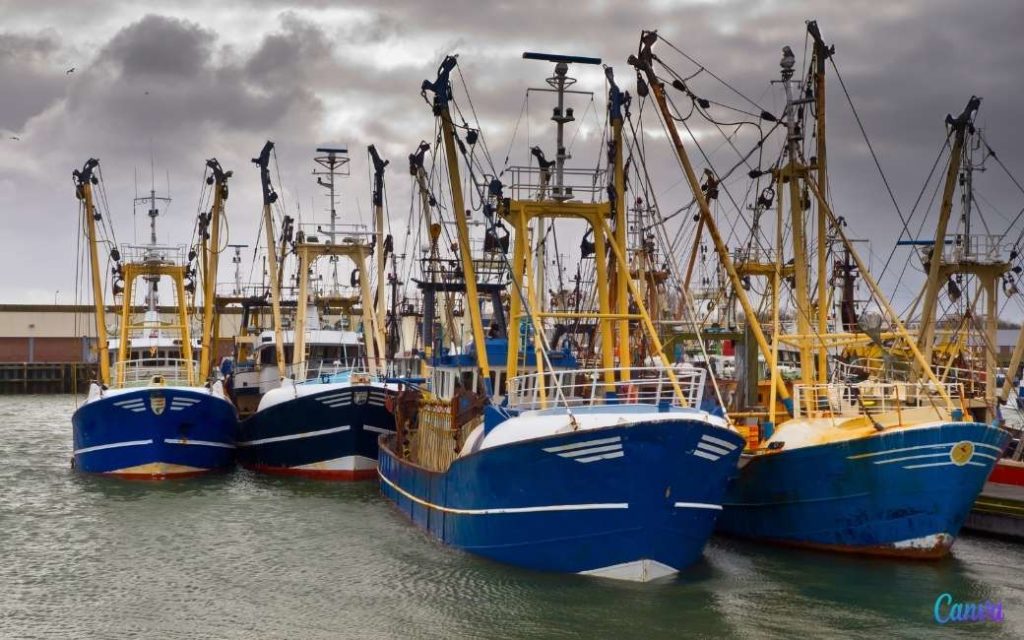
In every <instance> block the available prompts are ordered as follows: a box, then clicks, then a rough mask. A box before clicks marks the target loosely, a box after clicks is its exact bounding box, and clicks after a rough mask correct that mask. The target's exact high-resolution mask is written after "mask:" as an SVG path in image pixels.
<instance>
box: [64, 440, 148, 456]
mask: <svg viewBox="0 0 1024 640" xmlns="http://www.w3.org/2000/svg"><path fill="white" fill-rule="evenodd" d="M145 444H153V440H152V439H150V440H126V441H125V442H112V443H110V444H98V445H96V446H94V447H84V448H82V449H75V455H76V456H77V455H78V454H80V453H91V452H93V451H103V450H104V449H118V448H120V447H140V446H142V445H145Z"/></svg>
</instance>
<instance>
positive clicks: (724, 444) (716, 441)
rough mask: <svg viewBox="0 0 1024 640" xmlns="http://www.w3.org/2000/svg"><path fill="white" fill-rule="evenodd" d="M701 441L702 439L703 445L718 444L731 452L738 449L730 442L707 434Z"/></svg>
mask: <svg viewBox="0 0 1024 640" xmlns="http://www.w3.org/2000/svg"><path fill="white" fill-rule="evenodd" d="M700 439H701V443H705V444H717V445H718V446H720V447H725V448H726V449H728V450H729V451H733V450H735V449H736V445H735V444H733V443H731V442H729V441H728V440H722V439H721V438H716V437H714V436H709V435H707V434H704V435H702V436H701V437H700Z"/></svg>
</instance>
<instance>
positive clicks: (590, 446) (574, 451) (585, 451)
mask: <svg viewBox="0 0 1024 640" xmlns="http://www.w3.org/2000/svg"><path fill="white" fill-rule="evenodd" d="M544 451H547V452H548V453H554V454H556V455H557V456H558V457H560V458H570V459H572V460H575V461H576V462H581V463H583V464H588V463H591V462H597V461H598V460H611V459H613V458H621V457H623V456H624V455H626V454H625V453H624V452H623V451H622V437H621V436H615V437H614V438H600V439H598V440H588V441H587V442H574V443H572V444H563V445H561V446H557V447H548V448H546V449H544Z"/></svg>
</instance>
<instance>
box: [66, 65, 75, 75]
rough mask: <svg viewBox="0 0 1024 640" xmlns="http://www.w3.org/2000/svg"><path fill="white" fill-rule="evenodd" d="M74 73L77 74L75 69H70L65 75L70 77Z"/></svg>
mask: <svg viewBox="0 0 1024 640" xmlns="http://www.w3.org/2000/svg"><path fill="white" fill-rule="evenodd" d="M74 72H75V68H74V67H71V68H70V69H68V70H67V71H65V72H64V75H70V74H72V73H74Z"/></svg>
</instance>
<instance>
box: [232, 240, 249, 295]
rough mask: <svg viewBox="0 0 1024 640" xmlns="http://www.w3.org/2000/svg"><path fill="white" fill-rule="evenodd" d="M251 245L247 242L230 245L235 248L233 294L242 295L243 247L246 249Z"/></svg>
mask: <svg viewBox="0 0 1024 640" xmlns="http://www.w3.org/2000/svg"><path fill="white" fill-rule="evenodd" d="M248 246H249V245H247V244H229V245H228V247H230V248H232V249H234V250H235V255H233V256H232V257H231V262H232V263H233V264H234V265H235V290H234V291H232V295H235V296H240V295H242V249H245V248H246V247H248Z"/></svg>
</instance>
